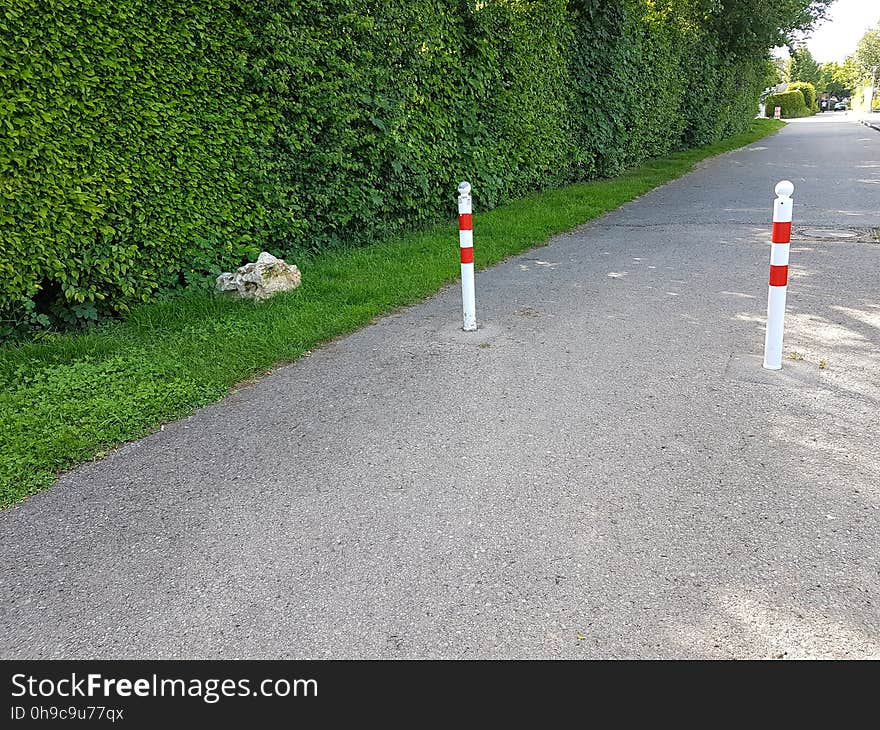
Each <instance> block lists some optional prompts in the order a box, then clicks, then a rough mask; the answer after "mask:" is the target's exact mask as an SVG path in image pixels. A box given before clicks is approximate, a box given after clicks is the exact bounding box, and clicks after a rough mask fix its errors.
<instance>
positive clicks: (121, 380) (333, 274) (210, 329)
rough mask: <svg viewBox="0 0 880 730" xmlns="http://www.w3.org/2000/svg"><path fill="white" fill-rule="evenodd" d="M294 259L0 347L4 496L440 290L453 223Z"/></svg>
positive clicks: (483, 236) (773, 125)
mask: <svg viewBox="0 0 880 730" xmlns="http://www.w3.org/2000/svg"><path fill="white" fill-rule="evenodd" d="M783 124H784V123H782V122H776V121H774V120H769V119H759V120H755V122H754V124H753V125H752V128H751V129H750V130H749V132H748V133H746V134H742V135H740V136H738V137H734V138H732V139H729V140H726V141H724V142H720V143H718V144H715V145H711V146H708V147H703V148H700V149H696V150H689V151H686V152H679V153H676V154H674V155H671V156H669V157H665V158H662V159H657V160H652V161H650V162H646V163H645V164H644V165H641V166H640V167H638V168H635V169H632V170H629V171H627V172H626V173H624V174H623V175H621V176H619V177H617V178H614V179H611V180H597V181H594V182H588V183H583V184H578V185H572V186H570V187H566V188H562V189H559V190H553V191H550V192H545V193H540V194H536V195H532V196H529V197H527V198H523V199H521V200H517V201H515V202H512V203H510V204H508V205H505V206H503V207H500V208H496V209H495V210H493V211H490V212H488V213H479V212H478V213H476V214H475V216H474V239H475V248H474V251H475V257H476V264H477V266H478V267H485V266H489V265H491V264H494V263H497V262H498V261H501V260H502V259H504V258H505V257H507V256H510V255H511V254H516V253H520V252H521V251H524V250H526V249H528V248H530V247H532V246H536V245H539V244H542V243H544V242H546V241H547V239H548V238H549V237H550V236H551V235H553V234H555V233H559V232H562V231H565V230H568V229H570V228H573V227H574V226H577V225H578V224H580V223H583V222H585V221H588V220H590V219H592V218H596V217H597V216H600V215H602V214H603V213H606V212H607V211H609V210H612V209H614V208H616V207H618V206H619V205H621V204H622V203H625V202H626V201H628V200H632V199H633V198H635V197H636V196H638V195H641V194H642V193H645V192H647V191H648V190H650V189H652V188H654V187H656V186H658V185H660V184H662V183H665V182H667V181H668V180H671V179H673V178H676V177H679V176H680V175H683V174H684V173H686V172H687V171H688V170H690V169H691V168H692V166H693V164H694V163H695V162H697V161H699V160H701V159H704V158H706V157H709V156H711V155H716V154H719V153H721V152H726V151H728V150H732V149H735V148H737V147H741V146H743V145H746V144H750V143H751V142H754V141H755V140H758V139H760V138H761V137H763V136H765V135H767V134H770V133H771V132H774V131H776V130H777V129H779V128H780V127H781V126H783ZM453 193H454V191H451V192H450V194H453ZM295 263H297V264H298V265H299V266H300V268H301V269H302V271H303V284H302V286H301V287H300V288H299V289H297V290H296V291H294V292H291V293H288V294H283V295H279V296H277V297H275V298H274V299H272V300H271V301H269V302H266V303H263V304H260V305H254V304H253V303H251V302H234V301H229V300H224V299H221V298H218V297H215V296H213V295H211V294H210V293H209V292H206V291H193V292H191V293H188V294H185V295H183V296H181V297H179V298H175V299H171V300H168V301H163V302H158V303H154V304H149V305H143V306H141V307H138V308H136V309H135V310H134V311H133V312H132V313H131V314H130V315H129V316H128V317H127V318H126V320H125V321H123V322H113V323H108V324H105V325H102V326H100V327H97V328H95V329H93V330H92V331H90V332H86V333H79V334H75V333H73V334H51V335H48V336H44V337H42V338H40V339H39V341H37V342H33V343H29V344H18V345H9V346H5V347H2V348H0V423H2V429H0V507H5V506H8V505H11V504H13V503H15V502H17V501H19V500H21V499H23V498H24V497H27V496H28V495H30V494H33V493H35V492H38V491H40V490H42V489H45V488H46V487H48V486H50V485H51V484H52V483H53V481H54V480H55V478H56V476H57V475H58V473H59V472H61V471H63V470H64V469H69V468H70V467H72V466H74V465H75V464H77V463H80V462H83V461H86V460H89V459H93V458H95V457H99V456H101V455H102V454H104V453H106V451H107V450H109V449H112V448H113V447H114V446H115V445H117V444H119V443H120V442H123V441H130V440H132V439H136V438H139V437H141V436H144V435H146V434H148V433H150V432H151V431H153V430H155V429H156V428H158V426H159V425H160V424H161V423H163V422H166V421H170V420H174V419H176V418H180V417H181V416H185V415H186V414H188V413H192V412H193V410H194V409H196V408H198V407H199V406H203V405H205V404H207V403H211V402H213V401H216V400H217V399H219V398H221V397H222V396H223V395H224V394H225V393H226V392H228V390H229V388H230V387H231V386H233V385H235V384H236V383H239V382H241V381H243V380H246V379H248V378H250V377H253V376H255V375H258V374H260V373H262V372H265V371H266V370H267V369H268V368H270V367H272V366H273V365H274V364H276V363H279V362H287V361H291V360H295V359H296V358H298V357H300V356H301V355H302V354H303V353H305V352H306V351H308V350H309V349H311V348H314V347H315V346H316V345H318V344H320V343H321V342H324V341H326V340H328V339H330V338H332V337H336V336H338V335H341V334H344V333H346V332H351V331H352V330H354V329H357V328H358V327H362V326H363V325H365V324H366V323H368V322H369V321H370V320H371V319H372V318H373V317H376V316H377V315H380V314H382V313H384V312H388V311H390V310H392V309H394V308H395V307H400V306H401V305H405V304H410V303H413V302H416V301H418V300H419V299H422V298H423V297H425V296H427V295H429V294H431V293H433V292H435V291H437V290H438V289H439V288H440V287H441V286H443V285H444V284H445V283H447V282H450V281H453V280H454V279H455V278H456V277H457V275H458V271H459V266H458V236H457V233H456V225H455V224H454V223H453V222H449V223H445V224H443V225H437V226H435V227H432V228H430V229H428V230H425V231H421V232H417V233H412V234H408V235H406V236H402V237H397V238H394V239H390V240H388V241H385V242H383V243H380V244H376V245H372V246H368V247H365V248H359V249H353V250H346V251H340V252H333V253H328V254H325V255H322V256H319V257H316V258H314V259H312V260H305V261H304V260H299V261H296V262H295ZM459 314H460V313H459V311H458V310H456V311H454V312H450V313H449V316H450V318H452V319H455V318H457V317H459Z"/></svg>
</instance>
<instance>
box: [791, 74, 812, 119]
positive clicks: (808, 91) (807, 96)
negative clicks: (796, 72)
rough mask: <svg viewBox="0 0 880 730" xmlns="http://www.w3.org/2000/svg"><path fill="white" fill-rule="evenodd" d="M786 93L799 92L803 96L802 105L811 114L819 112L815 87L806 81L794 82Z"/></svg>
mask: <svg viewBox="0 0 880 730" xmlns="http://www.w3.org/2000/svg"><path fill="white" fill-rule="evenodd" d="M787 91H800V92H801V93H802V94H803V95H804V105H805V106H806V107H807V109H809V110H810V112H811V113H813V114H816V113H817V112H818V111H819V103H818V102H817V101H816V97H817V94H816V87H815V86H813V85H812V84H810V83H807V82H806V81H796V82H794V83H793V84H789V85H788V89H787Z"/></svg>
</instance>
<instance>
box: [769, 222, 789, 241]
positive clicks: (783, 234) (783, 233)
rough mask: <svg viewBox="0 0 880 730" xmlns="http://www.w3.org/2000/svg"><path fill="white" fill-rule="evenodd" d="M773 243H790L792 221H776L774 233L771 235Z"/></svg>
mask: <svg viewBox="0 0 880 730" xmlns="http://www.w3.org/2000/svg"><path fill="white" fill-rule="evenodd" d="M770 240H771V241H773V243H790V242H791V221H788V222H787V223H774V224H773V234H772V235H771V236H770Z"/></svg>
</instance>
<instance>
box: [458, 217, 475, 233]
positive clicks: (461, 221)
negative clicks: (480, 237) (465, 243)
mask: <svg viewBox="0 0 880 730" xmlns="http://www.w3.org/2000/svg"><path fill="white" fill-rule="evenodd" d="M471 215H472V214H471V213H459V215H458V230H460V231H472V230H474V224H473V221H472V220H471Z"/></svg>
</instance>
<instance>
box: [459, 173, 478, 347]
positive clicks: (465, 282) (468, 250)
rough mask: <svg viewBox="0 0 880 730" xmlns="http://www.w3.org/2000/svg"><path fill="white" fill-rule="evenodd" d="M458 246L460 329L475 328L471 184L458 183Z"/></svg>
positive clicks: (469, 330) (468, 329)
mask: <svg viewBox="0 0 880 730" xmlns="http://www.w3.org/2000/svg"><path fill="white" fill-rule="evenodd" d="M458 246H459V249H460V252H461V308H462V313H463V315H464V324H463V327H462V329H464V331H465V332H473V331H474V330H475V329H477V304H476V294H475V292H474V226H473V217H472V209H471V184H470V183H469V182H462V183H459V185H458Z"/></svg>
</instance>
